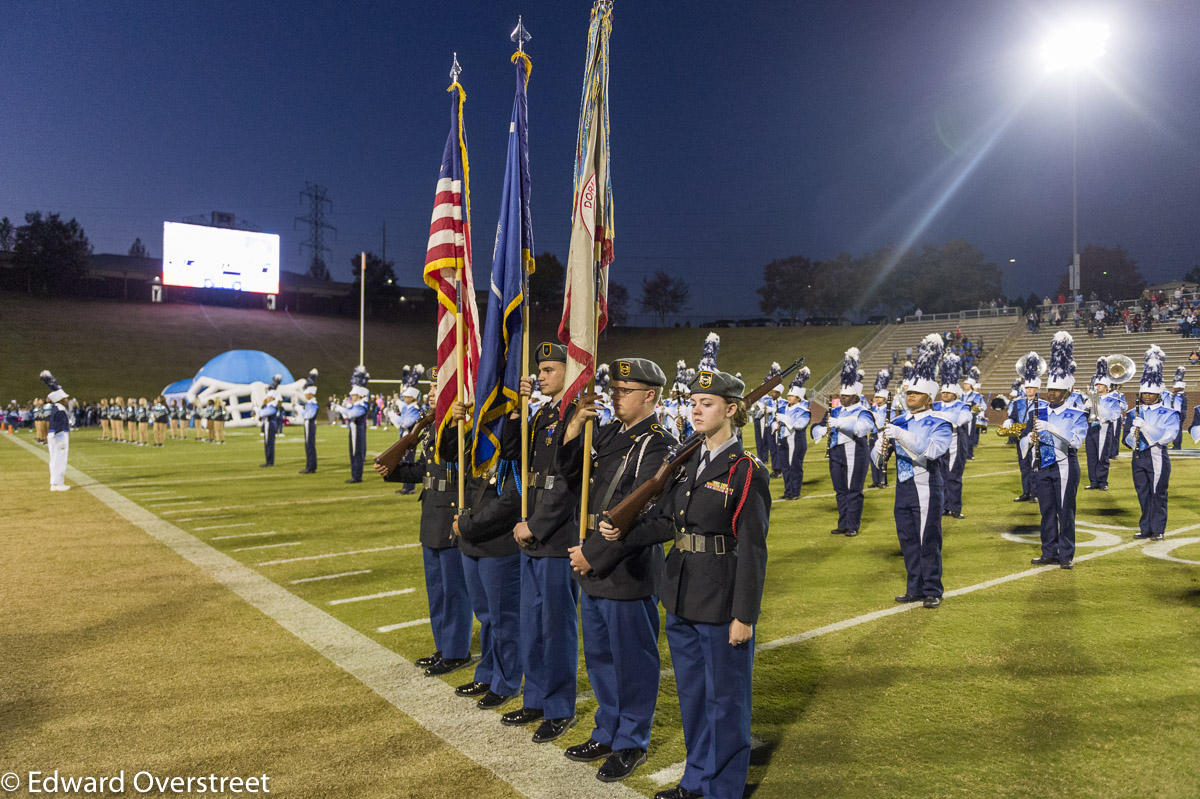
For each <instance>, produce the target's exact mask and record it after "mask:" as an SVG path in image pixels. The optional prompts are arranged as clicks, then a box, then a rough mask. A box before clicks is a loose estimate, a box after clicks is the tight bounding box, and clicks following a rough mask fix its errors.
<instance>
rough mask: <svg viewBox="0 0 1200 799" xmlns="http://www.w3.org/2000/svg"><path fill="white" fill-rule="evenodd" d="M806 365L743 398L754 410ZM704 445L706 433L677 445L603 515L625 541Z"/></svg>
mask: <svg viewBox="0 0 1200 799" xmlns="http://www.w3.org/2000/svg"><path fill="white" fill-rule="evenodd" d="M803 365H804V359H803V358H799V359H797V360H796V362H795V363H793V364H792V365H791V366H789V367H788V368H787V369H784V370H783V372H782V373H781V374H777V375H775V376H774V377H768V378H767V379H766V380H765V381H764V382H763V384H762V385H761V386H759V387H758V388H756V389H754V390H753V391H751V392H750V393H749V394H747V395H746V396H745V397H744V398H743V401H744V402H745V403H746V407H750V406H751V405H753V404H754V403H756V402H758V401H759V400H760V399H762V398H763V397H765V396H766V395H767V392H768V391H770V390H771V389H773V388H775V387H776V386H778V385H780V384H781V383H783V381H784V379H785V378H786V377H787V376H788V375H790V374H791V373H792V372H794V371H796V370H797V369H799V368H800V367H801V366H803ZM703 443H704V434H703V433H692V434H691V435H690V436H688V438H687V439H686V440H685V441H681V442H680V443H678V444H676V445H675V446H674V447H672V448H671V451H670V452H668V453H667V457H666V458H664V459H663V462H662V465H661V466H659V467H658V471H656V472H655V473H654V476H652V477H651V478H650V479H649V480H647V481H646V482H644V483H642V484H641V485H640V486H638V487H637V488H635V489H634V490H633V491H632V492H631V493H630V494H629V495H628V496H627V497H625V498H624V499H623V500H621V501H620V502H618V503H617V506H616V507H615V508H612V509H611V510H606V511H602V512H601V514H600V515H601V516H604V517H605V519H606V520H607V521H608V523H609V524H611V525H612V526H613V527H615V528H617V529H618V530H620V531H621V537H622V538H624V537H625V536H626V535H628V534H629V531H630V530H631V529H633V525H634V522H636V521H637V517H638V516H639V515H640V514H641V512H642V511H643V510H644V509H645V508H646V506H647V505H650V504H651V503H653V502H655V501H657V500H658V498H659V497H661V496H662V495H663V492H664V491H666V490H667V485H668V484H669V483H670V482H671V481H672V480H674V479H675V475H676V473H677V472H678V471H679V470H680V469H682V468H683V467H684V466H686V465H687V463H688V461H690V460H691V459H692V456H693V455H695V454H696V453H697V452H698V451H699V450H700V445H701V444H703Z"/></svg>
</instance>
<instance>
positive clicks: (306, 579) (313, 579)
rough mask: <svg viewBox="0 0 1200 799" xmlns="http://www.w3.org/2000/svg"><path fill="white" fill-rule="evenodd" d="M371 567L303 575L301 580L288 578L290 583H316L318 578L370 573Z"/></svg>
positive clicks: (326, 578) (330, 578)
mask: <svg viewBox="0 0 1200 799" xmlns="http://www.w3.org/2000/svg"><path fill="white" fill-rule="evenodd" d="M370 573H371V570H370V569H359V570H358V571H353V572H338V573H337V574H322V575H321V576H320V577H301V578H300V579H299V580H288V584H289V585H296V584H297V583H315V582H316V581H317V580H336V579H337V578H338V577H353V576H354V575H356V574H370Z"/></svg>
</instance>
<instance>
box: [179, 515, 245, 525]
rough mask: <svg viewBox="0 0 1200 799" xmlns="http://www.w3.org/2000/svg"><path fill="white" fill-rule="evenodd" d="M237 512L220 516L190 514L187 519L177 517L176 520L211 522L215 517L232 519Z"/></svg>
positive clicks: (180, 521) (181, 521)
mask: <svg viewBox="0 0 1200 799" xmlns="http://www.w3.org/2000/svg"><path fill="white" fill-rule="evenodd" d="M236 515H237V514H235V513H222V514H221V515H220V516H189V517H187V518H186V519H175V521H176V522H179V523H183V522H211V521H212V520H213V519H232V518H233V517H234V516H236Z"/></svg>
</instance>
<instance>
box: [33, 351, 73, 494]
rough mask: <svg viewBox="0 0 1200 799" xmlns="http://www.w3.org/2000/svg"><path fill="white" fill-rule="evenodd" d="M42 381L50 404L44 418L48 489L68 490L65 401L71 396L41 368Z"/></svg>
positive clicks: (68, 441)
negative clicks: (46, 389) (47, 415)
mask: <svg viewBox="0 0 1200 799" xmlns="http://www.w3.org/2000/svg"><path fill="white" fill-rule="evenodd" d="M39 377H41V379H42V382H43V383H45V384H46V387H47V388H48V389H50V391H49V392H48V393H47V394H46V402H47V403H49V404H50V408H51V410H50V417H49V418H48V419H47V420H46V446H47V449H49V451H50V453H49V454H50V490H51V491H70V490H71V487H70V486H69V485H67V484H66V476H67V455H68V454H69V453H70V450H71V441H70V436H71V419H70V417H69V416H68V415H67V406H66V404H65V401H66V399H67V397H69V396H71V395H70V394H68V393H67V392H66V391H63V388H62V386H60V385H59V384H58V381H57V380H55V379H54V375H52V374H50V372H48V371H45V370H43V371H42V373H41V375H39Z"/></svg>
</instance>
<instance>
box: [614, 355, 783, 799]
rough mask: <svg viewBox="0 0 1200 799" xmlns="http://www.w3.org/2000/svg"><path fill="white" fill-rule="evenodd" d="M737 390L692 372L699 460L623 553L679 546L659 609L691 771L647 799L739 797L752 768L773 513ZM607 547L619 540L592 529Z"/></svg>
mask: <svg viewBox="0 0 1200 799" xmlns="http://www.w3.org/2000/svg"><path fill="white" fill-rule="evenodd" d="M744 391H745V385H744V384H743V383H742V381H740V380H738V379H737V378H735V377H734V376H733V375H730V374H727V373H725V372H710V371H700V372H699V373H698V374H697V375H696V377H695V380H694V382H693V384H692V396H693V397H694V398H695V405H694V407H693V409H692V419H693V422H694V424H695V427H696V430H697V432H699V433H703V434H704V443H703V445H702V446H701V449H700V452H699V455H698V457H697V458H695V459H694V460H693V461H692V462H691V463H689V464H688V465H687V466H686V467H685V468H684V469H683V473H682V474H681V475H680V477H679V479H678V480H676V481H675V483H673V484H672V485H671V486H670V487H669V488H668V489H667V491H666V492H665V493H664V494H663V496H662V497H661V498H660V499H659V501H658V503H657V504H656V505H655V507H654V509H653V510H651V511H650V512H649V513H646V514H644V515H643V516H642V517H641V518H640V519H639V520H638V523H637V524H636V525H635V526H634V528H633V529H632V530H631V531H630V532H629V535H628V536H627V537H626V539H625V542H624V543H625V544H626V545H627V546H639V545H646V544H650V543H654V542H658V541H669V540H671V539H672V538H674V540H675V546H674V547H673V548H672V549H671V552H670V554H669V555H668V556H667V559H666V568H665V579H664V582H663V588H662V603H663V607H664V608H665V609H666V612H667V643H668V644H669V646H670V649H671V661H672V665H673V667H674V670H675V684H676V691H677V693H678V694H679V709H680V715H681V717H682V721H683V740H684V744H685V745H686V747H687V763H686V765H685V767H684V771H683V777H682V779H681V780H680V782H679V785H678V786H677V787H675V788H671V789H668V790H665V791H660V792H658V793H657V794H655V799H699V798H700V797H708V799H735V798H737V797H741V796H742V794H743V792H744V791H745V788H746V774H747V771H748V769H749V766H750V709H751V706H752V704H753V690H752V682H753V672H754V629H755V625H756V624H757V622H758V617H759V612H760V610H761V607H762V594H763V583H764V581H765V578H766V569H767V525H768V520H769V517H770V510H771V496H770V486H769V478H768V476H767V472H766V468H765V467H764V466H763V465H762V464H761V463H760V462H759V461H757V460H756V459H755V458H753V457H752V456H749V455H747V454H746V453H745V451H744V450H743V449H742V445H741V442H740V441H739V440H738V438H737V436H736V435H734V433H733V431H734V429H735V428H737V427H741V426H743V425H745V423H746V422H747V421H748V420H749V412H748V411H747V409H746V405H745V403H744V402H742V397H743V395H744ZM600 531H601V534H603V535H604V536H605V537H606V538H610V539H611V538H613V537H616V536H618V535H619V534H620V531H618V530H614V529H613V528H612V526H611V525H609V524H608V523H607V522H601V523H600Z"/></svg>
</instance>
